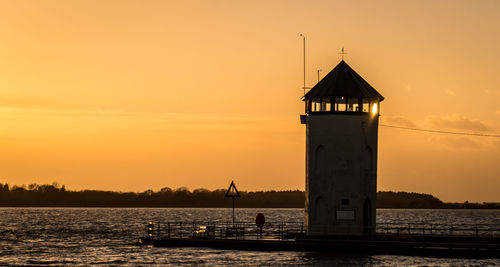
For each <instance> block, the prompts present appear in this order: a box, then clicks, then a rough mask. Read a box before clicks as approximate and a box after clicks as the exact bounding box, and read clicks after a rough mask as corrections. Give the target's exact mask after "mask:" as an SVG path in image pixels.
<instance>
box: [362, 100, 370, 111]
mask: <svg viewBox="0 0 500 267" xmlns="http://www.w3.org/2000/svg"><path fill="white" fill-rule="evenodd" d="M363 112H370V101H368V99H363Z"/></svg>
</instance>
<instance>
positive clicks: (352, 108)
mask: <svg viewBox="0 0 500 267" xmlns="http://www.w3.org/2000/svg"><path fill="white" fill-rule="evenodd" d="M347 111H349V112H358V111H359V101H358V99H357V98H348V99H347Z"/></svg>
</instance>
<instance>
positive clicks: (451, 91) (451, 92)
mask: <svg viewBox="0 0 500 267" xmlns="http://www.w3.org/2000/svg"><path fill="white" fill-rule="evenodd" d="M446 93H447V94H448V95H449V96H456V95H457V94H456V93H455V91H453V90H451V89H448V90H446Z"/></svg>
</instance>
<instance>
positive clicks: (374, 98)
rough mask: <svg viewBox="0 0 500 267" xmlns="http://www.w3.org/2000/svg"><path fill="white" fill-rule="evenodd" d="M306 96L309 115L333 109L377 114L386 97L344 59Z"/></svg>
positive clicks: (351, 112) (352, 112) (330, 111)
mask: <svg viewBox="0 0 500 267" xmlns="http://www.w3.org/2000/svg"><path fill="white" fill-rule="evenodd" d="M303 100H304V101H305V104H306V110H305V111H306V114H307V115H312V114H318V113H329V114H331V113H334V114H350V115H354V114H359V115H372V116H375V115H379V114H380V101H382V100H384V97H383V96H382V95H380V94H379V93H378V92H377V91H376V90H375V89H374V88H373V87H372V86H371V85H370V84H368V83H367V82H366V81H365V80H364V79H363V78H362V77H361V76H359V74H357V73H356V72H355V71H354V70H353V69H352V68H351V67H350V66H349V65H347V63H346V62H345V61H343V60H342V61H341V62H340V63H339V64H338V65H337V66H336V67H335V68H334V69H333V70H332V71H330V73H328V74H327V75H326V76H325V77H324V78H323V79H322V80H321V81H320V82H318V83H317V84H316V85H315V86H314V87H313V88H312V89H311V90H310V91H309V92H307V94H305V95H304V97H303Z"/></svg>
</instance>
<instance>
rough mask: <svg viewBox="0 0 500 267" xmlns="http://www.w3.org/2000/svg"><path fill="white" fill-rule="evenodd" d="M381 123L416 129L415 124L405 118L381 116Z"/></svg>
mask: <svg viewBox="0 0 500 267" xmlns="http://www.w3.org/2000/svg"><path fill="white" fill-rule="evenodd" d="M381 122H382V123H385V124H390V125H394V126H404V127H417V124H416V123H415V122H413V121H411V120H410V119H408V118H407V117H405V116H383V117H381Z"/></svg>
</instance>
